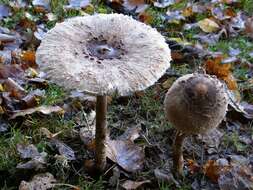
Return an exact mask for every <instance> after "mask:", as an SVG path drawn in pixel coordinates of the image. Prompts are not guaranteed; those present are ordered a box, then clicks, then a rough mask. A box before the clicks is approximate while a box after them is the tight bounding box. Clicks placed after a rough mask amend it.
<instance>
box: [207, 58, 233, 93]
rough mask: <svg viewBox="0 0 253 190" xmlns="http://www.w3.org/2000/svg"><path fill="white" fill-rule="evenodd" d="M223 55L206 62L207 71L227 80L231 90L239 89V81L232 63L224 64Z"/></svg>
mask: <svg viewBox="0 0 253 190" xmlns="http://www.w3.org/2000/svg"><path fill="white" fill-rule="evenodd" d="M222 60H223V57H222V56H217V57H215V58H214V59H208V60H207V61H206V62H205V69H206V72H207V73H208V74H210V75H216V76H217V77H218V78H219V79H222V80H224V81H225V82H226V84H227V86H228V88H229V89H230V90H237V82H236V80H235V78H234V77H233V75H232V73H231V64H222V63H221V62H222Z"/></svg>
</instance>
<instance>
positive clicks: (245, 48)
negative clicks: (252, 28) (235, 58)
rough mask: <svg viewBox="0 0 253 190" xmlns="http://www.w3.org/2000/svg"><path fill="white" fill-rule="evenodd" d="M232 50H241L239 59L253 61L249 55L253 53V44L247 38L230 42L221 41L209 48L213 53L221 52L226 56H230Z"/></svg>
mask: <svg viewBox="0 0 253 190" xmlns="http://www.w3.org/2000/svg"><path fill="white" fill-rule="evenodd" d="M230 48H234V49H237V48H238V49H240V51H241V52H240V54H239V57H241V58H245V59H247V60H249V61H253V58H251V57H250V56H249V53H250V52H252V51H253V43H252V42H251V41H249V39H248V38H246V37H240V36H239V37H237V38H232V39H229V40H220V41H219V42H218V43H216V44H215V45H213V46H209V49H210V50H211V51H221V52H223V53H224V54H228V53H229V50H230Z"/></svg>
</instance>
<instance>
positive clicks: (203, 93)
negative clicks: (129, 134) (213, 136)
mask: <svg viewBox="0 0 253 190" xmlns="http://www.w3.org/2000/svg"><path fill="white" fill-rule="evenodd" d="M227 105H228V100H227V96H226V93H225V89H224V86H223V84H222V83H221V82H220V81H219V80H218V79H217V78H216V77H215V76H210V75H207V74H197V73H194V74H187V75H184V76H182V77H180V78H178V79H177V80H176V81H175V82H174V83H173V85H172V86H171V88H170V89H169V90H168V92H167V94H166V97H165V101H164V106H165V114H166V118H167V120H168V121H169V122H170V123H171V124H172V125H173V126H174V127H175V128H176V129H177V134H176V137H175V140H174V143H173V170H174V172H175V173H176V174H179V175H183V141H184V139H185V137H187V136H188V135H192V134H204V133H206V132H208V131H209V130H211V129H213V128H215V127H217V126H218V125H219V123H220V122H221V121H222V120H223V118H224V117H225V115H226V111H227Z"/></svg>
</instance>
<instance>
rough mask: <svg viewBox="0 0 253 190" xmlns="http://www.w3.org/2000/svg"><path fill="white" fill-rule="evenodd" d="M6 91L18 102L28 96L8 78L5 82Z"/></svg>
mask: <svg viewBox="0 0 253 190" xmlns="http://www.w3.org/2000/svg"><path fill="white" fill-rule="evenodd" d="M4 91H5V92H10V96H11V97H15V98H17V99H18V100H20V99H22V98H23V97H24V96H25V95H26V91H25V89H24V88H23V87H21V86H20V85H19V84H18V83H16V82H15V81H14V80H13V79H12V78H8V79H6V80H5V81H4Z"/></svg>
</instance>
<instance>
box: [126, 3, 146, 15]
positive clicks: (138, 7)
mask: <svg viewBox="0 0 253 190" xmlns="http://www.w3.org/2000/svg"><path fill="white" fill-rule="evenodd" d="M123 6H124V9H125V10H128V11H135V12H136V13H140V12H143V11H144V10H145V9H147V8H148V6H149V5H147V4H146V2H145V0H124V2H123Z"/></svg>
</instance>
